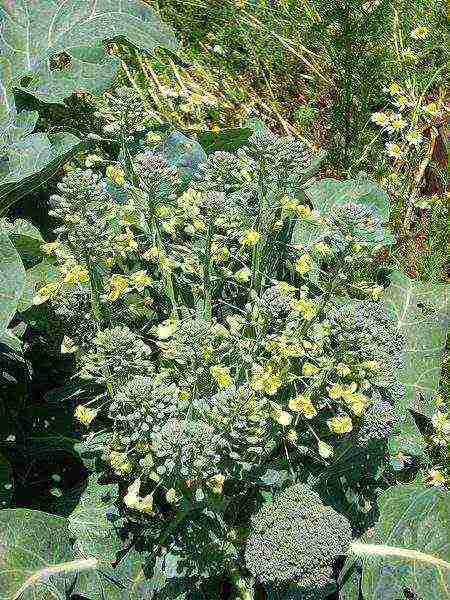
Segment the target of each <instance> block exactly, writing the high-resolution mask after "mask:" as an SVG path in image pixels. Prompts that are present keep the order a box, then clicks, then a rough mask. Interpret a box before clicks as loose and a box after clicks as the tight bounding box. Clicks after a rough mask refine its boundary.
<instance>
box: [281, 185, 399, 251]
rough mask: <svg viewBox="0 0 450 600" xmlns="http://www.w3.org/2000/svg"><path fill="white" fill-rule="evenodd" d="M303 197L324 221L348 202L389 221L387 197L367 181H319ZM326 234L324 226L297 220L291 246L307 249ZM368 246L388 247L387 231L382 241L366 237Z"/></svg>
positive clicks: (380, 238)
mask: <svg viewBox="0 0 450 600" xmlns="http://www.w3.org/2000/svg"><path fill="white" fill-rule="evenodd" d="M305 191H306V197H307V198H308V200H309V201H310V202H311V204H312V206H313V208H314V209H315V210H317V211H318V212H319V213H320V214H321V216H322V217H325V218H326V217H327V216H328V215H329V213H330V212H331V211H332V210H333V208H334V207H335V206H340V205H342V204H345V203H347V202H355V203H357V204H363V205H365V206H369V207H371V208H372V209H373V210H374V212H376V213H377V214H378V216H379V217H380V218H381V220H382V222H384V223H385V222H387V221H388V220H389V197H388V196H387V194H386V193H385V192H383V191H382V190H380V188H379V187H378V186H377V185H376V184H375V183H373V182H371V181H370V180H369V179H367V178H365V177H363V176H362V175H361V176H358V177H357V178H356V179H348V180H346V181H338V180H337V179H320V180H317V181H314V182H313V183H312V184H311V185H309V186H308V187H307V188H306V190H305ZM325 233H326V231H325V228H324V226H323V225H316V224H315V223H312V222H309V221H308V219H299V220H297V222H296V224H295V227H294V231H293V234H292V241H293V243H294V244H300V245H302V246H304V247H309V246H311V245H312V244H314V243H315V242H316V241H317V240H318V239H320V238H321V237H322V236H323V235H324V234H325ZM367 242H370V243H371V244H373V245H388V244H391V243H392V242H393V238H392V236H391V234H390V233H389V232H388V231H385V232H384V235H382V236H381V237H379V236H378V232H377V233H370V232H369V233H368V235H367Z"/></svg>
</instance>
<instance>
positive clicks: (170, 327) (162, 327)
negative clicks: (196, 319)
mask: <svg viewBox="0 0 450 600" xmlns="http://www.w3.org/2000/svg"><path fill="white" fill-rule="evenodd" d="M176 329H177V324H176V323H175V321H173V320H172V319H167V320H166V321H163V322H162V323H160V324H159V325H158V326H157V327H156V330H155V334H156V337H157V338H158V339H159V340H167V339H168V338H170V337H172V335H173V334H174V333H175V331H176Z"/></svg>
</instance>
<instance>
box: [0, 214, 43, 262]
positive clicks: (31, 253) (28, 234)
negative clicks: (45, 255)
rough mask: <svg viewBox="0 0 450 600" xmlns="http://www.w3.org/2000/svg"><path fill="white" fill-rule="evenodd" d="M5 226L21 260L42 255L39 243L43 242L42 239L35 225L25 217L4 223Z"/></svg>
mask: <svg viewBox="0 0 450 600" xmlns="http://www.w3.org/2000/svg"><path fill="white" fill-rule="evenodd" d="M6 227H7V230H8V235H9V239H10V240H11V242H12V243H13V245H14V247H15V249H16V250H17V252H18V253H19V254H20V256H21V258H22V260H27V259H29V258H33V257H35V256H42V251H41V244H43V243H44V240H43V239H42V236H41V233H40V231H39V229H38V228H37V227H35V226H34V225H33V224H32V223H30V222H29V221H26V220H25V219H16V220H15V221H14V222H13V223H11V224H10V225H9V226H8V225H6Z"/></svg>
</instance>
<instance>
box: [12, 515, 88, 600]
mask: <svg viewBox="0 0 450 600" xmlns="http://www.w3.org/2000/svg"><path fill="white" fill-rule="evenodd" d="M0 548H1V556H2V561H1V564H0V600H19V598H20V600H42V599H43V598H49V599H50V598H52V599H54V600H65V599H66V595H65V592H64V589H65V587H66V585H67V587H68V585H69V580H68V578H67V577H68V574H69V573H74V572H75V573H76V572H77V570H79V569H80V568H81V566H82V565H81V564H79V565H78V566H76V565H74V564H73V563H71V562H70V561H71V560H72V549H71V547H70V543H69V532H68V530H67V520H66V519H64V518H61V517H55V516H53V515H49V514H47V513H43V512H39V511H34V510H26V509H5V510H1V511H0ZM92 562H93V561H91V563H92Z"/></svg>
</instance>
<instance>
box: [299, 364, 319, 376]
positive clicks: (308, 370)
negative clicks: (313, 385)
mask: <svg viewBox="0 0 450 600" xmlns="http://www.w3.org/2000/svg"><path fill="white" fill-rule="evenodd" d="M302 373H303V375H305V377H311V376H312V375H316V374H317V373H320V369H319V367H316V365H313V364H312V363H309V362H306V363H305V364H304V365H303V367H302Z"/></svg>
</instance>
